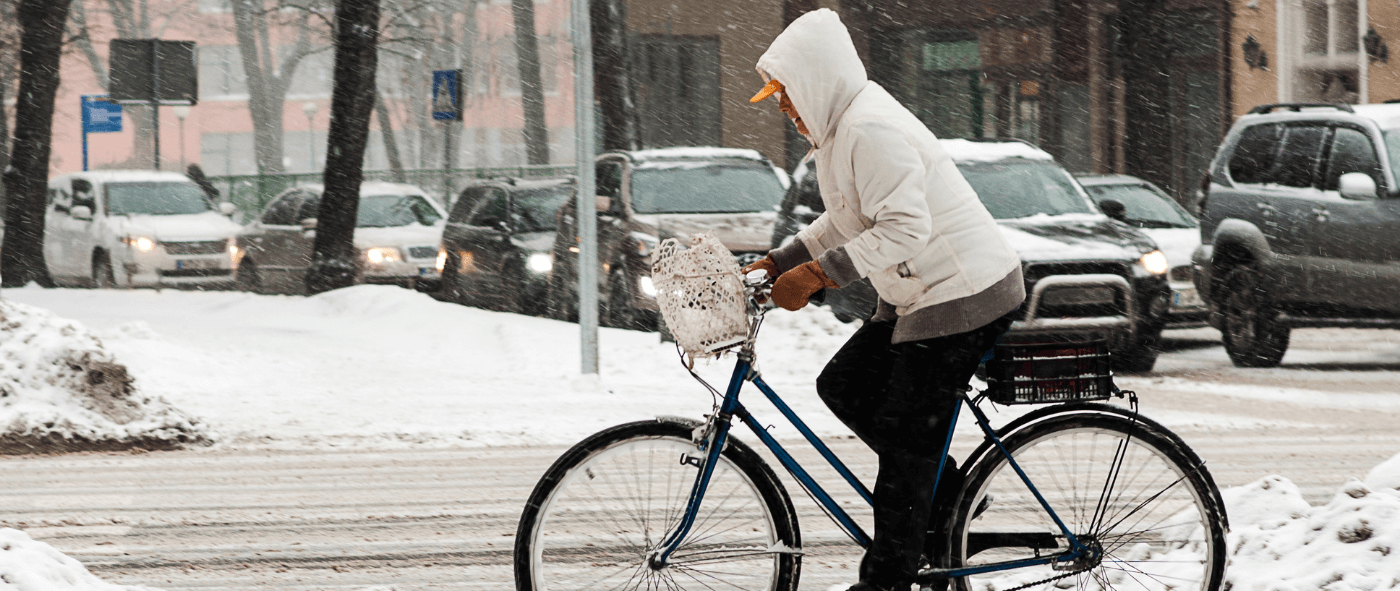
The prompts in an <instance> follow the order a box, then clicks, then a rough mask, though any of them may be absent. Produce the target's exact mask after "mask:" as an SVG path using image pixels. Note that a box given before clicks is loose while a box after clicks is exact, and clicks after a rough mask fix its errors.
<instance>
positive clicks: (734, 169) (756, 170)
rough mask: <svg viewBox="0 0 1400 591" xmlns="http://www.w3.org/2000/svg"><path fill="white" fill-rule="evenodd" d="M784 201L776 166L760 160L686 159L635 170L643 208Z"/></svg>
mask: <svg viewBox="0 0 1400 591" xmlns="http://www.w3.org/2000/svg"><path fill="white" fill-rule="evenodd" d="M782 200H783V185H782V183H780V182H778V177H777V175H775V174H773V169H771V168H768V167H766V166H759V165H757V164H747V165H733V164H725V163H719V162H685V163H676V165H671V166H665V165H663V166H661V167H650V166H648V167H645V168H638V169H637V171H636V172H634V173H632V209H633V211H636V212H637V213H739V212H751V211H774V210H776V209H777V207H778V204H779V202H781V201H782Z"/></svg>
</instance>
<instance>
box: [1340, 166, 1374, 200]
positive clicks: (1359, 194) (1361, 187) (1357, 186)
mask: <svg viewBox="0 0 1400 591" xmlns="http://www.w3.org/2000/svg"><path fill="white" fill-rule="evenodd" d="M1337 185H1338V190H1337V192H1338V193H1340V194H1341V196H1342V198H1343V199H1354V200H1364V199H1375V198H1376V179H1373V178H1371V175H1369V174H1366V173H1364V172H1348V173H1346V174H1344V175H1342V178H1340V179H1338V180H1337Z"/></svg>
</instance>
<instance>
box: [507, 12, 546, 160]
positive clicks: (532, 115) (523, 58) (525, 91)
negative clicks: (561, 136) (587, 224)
mask: <svg viewBox="0 0 1400 591" xmlns="http://www.w3.org/2000/svg"><path fill="white" fill-rule="evenodd" d="M511 7H512V8H513V9H514V10H513V12H514V13H515V57H516V64H517V66H519V68H520V103H521V106H522V107H524V111H525V158H526V161H527V162H529V163H530V164H549V130H547V129H546V128H545V126H544V87H543V85H542V84H541V83H540V44H539V39H538V38H537V37H536V36H535V3H534V0H511Z"/></svg>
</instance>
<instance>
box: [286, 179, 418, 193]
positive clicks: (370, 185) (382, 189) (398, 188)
mask: <svg viewBox="0 0 1400 591" xmlns="http://www.w3.org/2000/svg"><path fill="white" fill-rule="evenodd" d="M297 188H298V189H309V190H311V191H315V192H317V193H323V192H325V190H326V186H325V185H324V184H321V183H307V184H305V185H300V186H298V187H297ZM366 193H374V194H376V195H427V192H425V191H423V189H420V188H418V187H416V186H414V185H409V184H406V183H390V182H385V181H364V182H361V183H360V194H361V195H364V194H366Z"/></svg>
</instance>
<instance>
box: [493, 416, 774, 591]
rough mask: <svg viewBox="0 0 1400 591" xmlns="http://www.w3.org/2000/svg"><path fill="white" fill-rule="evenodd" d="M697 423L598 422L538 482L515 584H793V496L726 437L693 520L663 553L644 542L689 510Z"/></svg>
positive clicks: (581, 589)
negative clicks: (661, 558) (661, 556)
mask: <svg viewBox="0 0 1400 591" xmlns="http://www.w3.org/2000/svg"><path fill="white" fill-rule="evenodd" d="M697 425H698V424H682V423H677V422H668V421H661V420H657V421H642V422H637V423H628V424H625V425H619V426H616V427H612V428H610V429H607V430H604V431H602V432H599V433H597V434H595V435H593V436H591V437H589V438H588V439H586V440H584V441H582V442H580V443H579V444H578V445H575V446H574V447H573V448H572V449H570V450H569V451H568V452H566V453H565V454H564V455H563V456H562V457H560V458H559V459H558V460H557V461H555V463H554V465H553V466H551V467H550V468H549V471H547V472H546V473H545V475H544V477H543V478H542V479H541V480H540V482H539V484H537V485H536V486H535V490H534V492H533V493H531V495H530V500H529V502H528V503H527V504H526V505H525V512H524V514H523V515H522V516H521V519H520V527H519V530H518V531H517V532H516V542H515V587H516V589H518V590H520V591H546V590H549V591H564V590H568V591H603V590H609V589H719V588H729V589H746V590H760V591H761V590H768V591H792V590H795V589H796V588H797V578H798V570H799V568H800V555H799V550H800V548H801V546H802V544H801V540H800V537H799V533H798V529H797V517H796V513H795V512H794V511H793V507H792V501H791V499H790V498H789V497H788V495H787V492H786V491H785V490H784V489H783V488H782V487H781V485H780V483H779V481H778V479H777V477H776V476H775V475H774V474H773V471H772V470H771V469H769V468H768V465H767V464H765V463H764V462H763V460H762V459H761V458H759V456H758V455H757V454H755V453H754V452H753V450H751V449H749V447H748V446H746V445H744V444H743V443H741V442H739V441H737V440H734V439H730V440H729V442H728V443H727V444H726V446H725V449H724V452H723V453H721V454H720V457H719V462H718V465H716V466H715V469H714V474H713V475H712V476H711V478H710V483H709V487H708V488H707V489H706V492H705V497H704V500H703V501H702V503H701V505H700V510H699V513H698V514H697V515H696V518H695V524H694V525H693V526H692V527H691V529H690V533H689V535H687V536H686V539H685V540H684V541H683V542H682V544H681V545H680V547H678V548H677V549H676V551H675V552H674V553H673V554H672V555H671V557H670V559H669V560H668V561H667V564H666V565H665V566H663V567H661V568H654V567H652V566H651V565H650V564H649V563H648V555H649V553H650V552H651V551H652V550H653V549H654V548H656V547H657V546H659V545H660V544H661V542H662V541H663V540H664V539H665V538H666V535H667V534H668V533H669V532H670V531H671V529H672V528H673V527H675V526H676V524H678V523H679V522H680V519H681V516H682V515H683V514H684V512H685V509H686V504H687V501H688V500H689V496H690V490H691V487H692V486H693V485H694V483H695V478H696V475H697V474H698V473H699V468H697V467H696V466H694V465H693V464H690V463H686V462H685V461H684V458H686V457H691V458H696V457H699V458H703V457H704V454H703V452H701V451H700V450H699V449H698V448H697V447H696V445H695V443H694V442H692V441H691V433H692V431H693V430H694V429H695V427H696V426H697Z"/></svg>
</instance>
